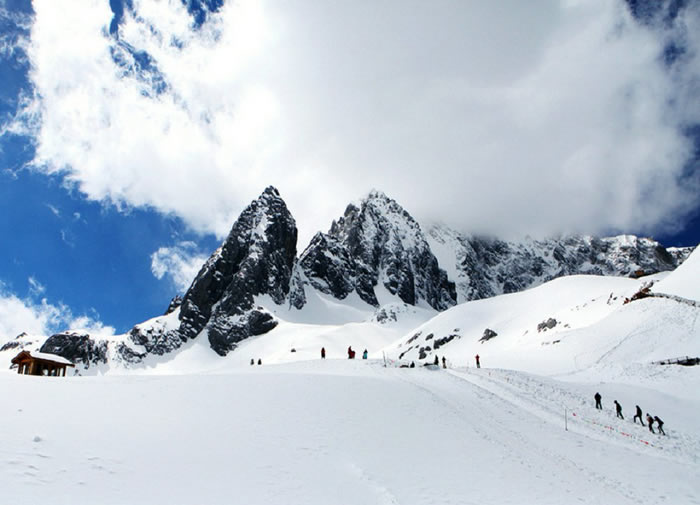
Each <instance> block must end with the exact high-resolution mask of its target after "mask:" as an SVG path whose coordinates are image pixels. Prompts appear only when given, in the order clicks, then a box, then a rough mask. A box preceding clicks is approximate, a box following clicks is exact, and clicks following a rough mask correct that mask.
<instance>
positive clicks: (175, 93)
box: [5, 0, 700, 282]
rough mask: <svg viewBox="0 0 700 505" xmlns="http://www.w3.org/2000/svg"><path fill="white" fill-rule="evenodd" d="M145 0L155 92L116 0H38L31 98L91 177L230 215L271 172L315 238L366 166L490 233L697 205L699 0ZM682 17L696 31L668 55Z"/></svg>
mask: <svg viewBox="0 0 700 505" xmlns="http://www.w3.org/2000/svg"><path fill="white" fill-rule="evenodd" d="M134 6H135V11H136V12H137V14H138V15H137V16H130V15H128V14H127V15H126V18H125V21H124V24H123V25H122V26H121V28H120V30H121V31H120V37H121V40H122V41H123V42H125V43H128V44H129V45H130V46H132V47H135V48H137V49H139V50H143V51H146V52H147V53H148V54H149V55H151V57H152V58H153V61H154V62H155V64H156V65H157V67H158V69H159V71H160V73H161V74H162V76H163V77H164V81H165V82H166V83H167V88H166V91H164V92H162V93H160V94H159V93H157V92H155V91H154V83H156V84H157V83H158V82H159V81H158V79H154V78H153V74H151V73H149V72H141V74H138V73H134V72H128V71H125V70H124V68H123V67H118V66H117V65H115V63H114V60H113V58H112V55H111V53H110V51H111V50H118V51H119V48H118V47H117V46H116V45H115V41H114V40H113V39H111V38H110V37H109V36H108V35H107V33H108V30H107V27H108V24H109V22H110V20H111V17H112V14H111V12H110V11H109V6H108V4H107V2H104V1H102V0H90V1H85V2H80V3H79V4H73V5H70V4H66V3H64V2H55V1H53V0H38V1H36V2H35V3H34V8H35V12H36V16H35V22H34V25H33V27H32V36H31V45H30V47H29V49H28V56H29V59H30V61H31V64H32V72H31V78H32V81H33V84H34V86H35V91H36V94H35V96H34V97H32V99H29V100H28V101H27V107H26V109H25V111H24V115H22V116H21V117H20V119H22V120H23V121H25V125H29V127H30V128H33V132H34V133H35V135H36V141H37V159H36V163H37V164H38V165H39V166H41V168H42V169H43V170H45V171H46V172H49V173H55V172H62V173H64V174H65V176H66V178H67V180H68V181H70V182H71V183H73V184H75V185H77V186H78V187H79V188H80V190H81V191H82V192H83V193H84V194H85V195H86V196H87V197H88V198H91V199H95V200H104V201H110V202H113V203H116V204H118V205H127V206H152V207H154V208H156V209H158V210H159V211H161V212H163V213H173V214H176V215H178V216H181V217H182V218H184V219H185V221H186V222H187V223H188V224H189V225H191V226H192V227H193V229H195V230H199V231H213V232H215V233H217V234H218V235H219V236H223V235H224V234H225V233H226V232H227V231H228V229H229V227H230V225H231V222H232V221H233V219H235V217H236V216H237V214H238V213H239V212H240V211H241V210H242V208H243V207H244V206H245V205H246V204H247V203H248V202H249V201H250V200H251V199H252V198H254V197H256V196H257V194H258V193H259V192H260V191H261V190H262V189H263V188H264V187H265V186H267V185H269V184H273V185H276V186H277V187H278V188H279V189H280V191H281V192H282V195H283V197H284V198H285V199H286V200H287V202H288V204H289V206H290V208H291V210H292V212H293V213H294V215H295V217H296V218H297V222H298V223H299V225H300V227H301V230H300V231H301V233H300V239H301V240H302V241H303V240H304V239H306V238H308V237H309V236H310V235H311V234H312V233H314V232H315V231H316V230H317V229H326V228H327V227H328V225H329V222H330V219H332V218H334V217H336V216H337V215H338V214H340V213H341V212H342V211H343V209H344V207H345V205H346V204H347V203H348V201H350V200H355V199H356V198H357V197H358V196H360V195H362V194H364V193H366V192H367V191H368V190H369V189H371V188H379V189H382V190H384V191H385V192H387V193H388V194H389V195H391V196H393V197H395V198H396V199H397V200H399V202H400V203H402V204H403V205H404V206H406V207H407V208H408V209H409V210H410V211H411V212H415V213H416V214H418V215H420V216H422V217H426V218H434V219H440V220H444V221H448V222H449V223H451V224H453V225H456V226H459V227H460V228H462V229H466V230H488V231H491V232H494V233H512V232H522V233H530V234H541V233H551V232H558V231H587V232H592V233H595V232H603V231H617V230H620V231H628V230H630V229H634V230H640V231H645V232H648V233H655V232H656V233H661V232H663V231H666V232H668V231H669V230H670V229H671V228H672V227H674V226H679V225H680V223H681V221H679V220H680V219H682V218H683V217H684V216H685V214H686V213H687V212H689V211H690V210H691V209H692V208H694V207H695V206H696V205H697V201H698V196H699V195H700V191H699V188H698V184H697V182H698V181H697V179H695V180H694V181H689V180H682V179H681V174H682V170H683V166H684V164H685V163H686V162H687V160H688V159H689V157H690V156H691V155H692V153H691V146H690V145H689V143H688V141H687V140H686V139H685V138H684V137H683V135H682V134H681V133H680V132H681V131H682V129H683V128H684V127H685V126H687V125H688V124H690V123H693V122H698V121H699V120H700V110H698V109H699V108H700V106H699V105H698V101H697V91H698V84H697V83H698V82H700V81H699V80H698V74H699V71H698V69H699V68H700V64H699V61H700V60H699V59H698V49H700V40H699V37H700V36H699V35H698V33H700V30H698V29H696V28H697V27H698V25H699V24H700V23H699V20H700V7H698V6H697V5H693V6H689V7H688V8H687V9H685V10H684V11H683V15H682V18H680V19H679V20H678V21H677V23H676V24H675V26H674V27H672V28H658V27H655V28H654V27H648V26H641V25H640V24H638V23H635V22H634V21H633V20H632V19H631V17H630V15H629V13H628V12H627V10H626V9H625V8H624V6H623V3H622V2H621V1H616V2H612V1H609V0H590V1H587V2H575V1H561V2H559V1H555V0H542V1H540V2H537V3H531V2H527V3H525V2H521V1H516V0H510V1H506V2H479V3H477V2H462V3H454V2H433V3H431V4H430V5H429V6H428V4H426V3H424V2H419V1H409V2H404V1H402V2H380V3H373V4H371V7H370V4H366V3H362V2H333V3H329V2H314V1H308V2H295V3H294V4H285V3H276V2H266V1H262V0H260V1H256V0H243V1H241V2H235V3H234V2H228V3H227V4H226V5H225V6H224V7H223V8H222V10H221V12H220V13H219V14H217V15H215V16H211V17H210V21H209V22H207V23H206V24H205V25H204V26H203V27H202V28H201V29H200V30H193V29H192V28H191V18H190V17H189V16H188V15H187V13H186V11H185V9H184V7H182V3H181V2H179V1H176V0H171V1H169V2H147V1H135V2H134ZM679 31H680V32H682V33H681V35H679ZM672 35H673V36H682V37H684V39H685V43H686V45H687V49H688V50H687V53H686V55H685V59H684V60H683V62H682V64H677V65H675V66H674V68H673V69H672V70H671V71H667V69H665V68H664V65H663V63H662V61H661V60H662V58H661V54H662V51H663V48H664V44H665V43H666V42H667V40H668V38H669V37H670V36H672ZM119 54H121V56H122V57H123V58H124V60H125V61H127V62H129V61H130V62H131V64H132V67H133V66H136V65H137V64H138V61H135V60H134V59H133V56H131V55H130V54H129V53H128V52H126V51H124V50H123V49H122V50H121V51H120V53H119ZM156 87H157V86H156ZM17 128H18V126H17V125H14V130H12V128H10V127H7V126H6V127H5V130H6V131H17ZM303 245H305V244H303V243H302V244H301V246H303ZM166 257H167V254H166ZM168 268H169V269H170V268H175V269H177V267H174V266H171V267H168ZM154 273H155V270H154ZM163 275H164V274H163ZM176 282H178V281H176Z"/></svg>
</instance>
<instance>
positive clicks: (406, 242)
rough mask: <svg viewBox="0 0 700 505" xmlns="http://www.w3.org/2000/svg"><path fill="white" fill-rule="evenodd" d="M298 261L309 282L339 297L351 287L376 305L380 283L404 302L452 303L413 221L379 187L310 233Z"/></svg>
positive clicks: (450, 289)
mask: <svg viewBox="0 0 700 505" xmlns="http://www.w3.org/2000/svg"><path fill="white" fill-rule="evenodd" d="M299 263H300V266H301V268H302V269H303V271H304V274H305V275H306V278H307V279H308V281H309V283H310V284H311V286H313V287H314V288H315V289H318V290H319V291H321V292H323V293H326V294H330V295H332V296H334V297H335V298H339V299H341V300H342V299H344V298H345V297H346V296H348V295H349V294H350V293H351V292H353V291H355V292H357V294H358V295H359V297H360V298H361V299H362V300H364V301H365V302H367V303H368V304H370V305H373V306H378V305H379V301H378V300H377V295H376V292H375V288H377V287H378V286H383V287H384V288H386V290H387V291H388V292H389V293H390V294H392V295H395V296H398V297H399V298H400V299H401V301H403V302H404V303H407V304H409V305H419V304H420V303H421V302H423V303H425V304H427V305H429V306H431V307H433V308H434V309H437V310H444V309H446V308H448V307H451V306H452V305H454V304H455V303H456V294H455V289H454V284H453V283H451V282H450V281H449V280H448V279H447V274H446V273H445V272H444V271H443V270H441V269H440V267H439V265H438V262H437V259H436V258H435V256H434V255H433V253H432V252H431V250H430V246H429V245H428V242H427V241H426V239H425V236H424V235H423V232H422V231H421V228H420V226H419V225H418V223H417V222H416V221H415V220H414V219H413V218H412V217H411V216H410V214H408V212H406V211H405V210H404V209H403V208H402V207H401V206H400V205H399V204H398V203H396V202H395V201H394V200H392V199H390V198H388V197H387V196H386V195H384V194H383V193H380V192H376V191H375V192H372V193H370V195H369V197H368V198H367V199H365V200H364V201H363V202H362V203H361V205H360V206H359V207H357V206H355V205H349V206H348V207H347V209H346V210H345V214H344V215H343V217H341V218H340V219H338V220H337V221H334V222H333V224H332V225H331V229H330V231H329V232H328V233H327V234H324V233H318V234H316V236H315V237H314V238H313V240H312V241H311V243H310V244H309V246H308V247H307V248H306V250H305V251H304V252H303V253H302V255H301V258H300V260H299Z"/></svg>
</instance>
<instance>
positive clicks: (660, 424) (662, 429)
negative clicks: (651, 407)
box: [654, 416, 666, 435]
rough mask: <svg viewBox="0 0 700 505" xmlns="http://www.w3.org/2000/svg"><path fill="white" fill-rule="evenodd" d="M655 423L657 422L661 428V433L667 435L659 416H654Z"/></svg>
mask: <svg viewBox="0 0 700 505" xmlns="http://www.w3.org/2000/svg"><path fill="white" fill-rule="evenodd" d="M654 421H656V425H657V426H658V427H659V433H661V434H662V435H666V432H665V431H664V422H663V421H662V420H661V419H659V416H654Z"/></svg>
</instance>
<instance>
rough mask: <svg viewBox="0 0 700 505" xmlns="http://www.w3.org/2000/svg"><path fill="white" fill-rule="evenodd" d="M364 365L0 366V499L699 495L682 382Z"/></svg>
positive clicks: (680, 498) (694, 373) (695, 442)
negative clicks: (0, 395) (643, 421)
mask: <svg viewBox="0 0 700 505" xmlns="http://www.w3.org/2000/svg"><path fill="white" fill-rule="evenodd" d="M381 365H382V363H381V362H380V361H373V360H370V361H362V360H356V361H348V360H343V359H329V360H325V361H322V360H320V359H315V360H312V361H300V362H296V363H287V364H279V365H263V366H255V367H239V368H232V369H230V370H229V371H228V372H227V373H221V371H220V372H219V373H210V374H206V373H200V374H195V375H151V376H144V375H140V376H136V375H131V376H106V377H71V378H65V379H60V380H59V379H55V378H45V377H25V376H18V375H14V374H10V373H2V374H0V383H2V390H3V391H4V393H5V394H4V401H3V403H2V405H1V406H0V418H1V419H2V420H3V429H2V431H0V447H1V449H0V451H1V452H0V501H1V502H2V503H30V502H32V503H36V502H45V503H55V504H63V503H65V504H68V503H70V504H98V503H99V504H124V503H128V504H141V503H143V504H161V503H162V504H179V503H183V504H184V503H190V504H191V503H206V504H219V503H222V504H223V503H247V504H256V503H260V504H284V505H290V504H316V503H318V504H334V503H338V504H394V503H400V504H434V503H440V504H469V503H479V504H483V503H514V504H523V503H553V504H559V503H572V502H577V503H596V504H600V503H611V504H625V503H630V504H632V503H635V504H647V503H649V504H651V503H654V504H658V503H674V504H676V503H700V479H698V478H697V476H698V475H699V474H700V461H699V460H698V449H700V423H698V422H697V421H696V416H697V414H698V412H700V402H699V401H698V398H697V393H692V394H690V395H685V396H686V399H684V400H681V399H680V397H681V396H683V395H681V394H679V395H678V396H672V395H669V394H665V393H662V392H658V391H655V390H653V389H649V388H646V387H634V386H630V385H620V384H596V385H588V384H586V383H585V382H580V381H573V382H572V381H568V382H563V381H558V380H554V379H551V378H543V377H538V376H533V375H530V374H526V373H523V372H515V371H506V370H490V369H486V368H483V369H481V370H476V369H473V368H471V369H468V368H461V369H455V370H442V369H439V370H428V369H424V368H416V369H400V368H391V367H389V368H384V367H382V366H381ZM699 372H700V370H697V368H696V367H693V368H680V367H679V368H677V369H675V373H676V374H677V377H675V379H673V380H675V382H676V383H677V384H679V385H682V384H691V383H692V384H695V385H697V384H698V382H699V381H698V375H700V373H699ZM595 390H600V392H601V394H602V395H603V402H604V405H605V410H604V411H602V412H599V411H596V410H595V409H594V408H593V405H592V395H593V393H594V392H595ZM695 391H697V388H695ZM613 396H614V397H615V398H617V399H618V400H619V401H620V402H621V403H622V404H623V406H624V407H625V413H626V415H627V419H625V420H624V421H616V420H615V418H614V413H613V411H612V409H611V402H612V400H613ZM687 396H690V398H687ZM635 401H636V402H640V404H641V405H642V407H643V408H644V409H647V410H651V411H652V412H654V413H657V414H659V415H660V416H661V417H662V418H663V417H665V420H666V422H667V424H666V428H667V432H668V434H669V436H668V437H659V436H656V435H651V434H650V433H649V432H648V431H647V430H646V428H642V427H641V426H638V425H637V426H635V425H634V424H633V423H632V421H631V416H632V410H631V409H632V408H633V403H634V402H635ZM564 407H566V408H567V409H568V431H565V429H564ZM625 434H626V435H625Z"/></svg>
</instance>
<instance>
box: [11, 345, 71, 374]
mask: <svg viewBox="0 0 700 505" xmlns="http://www.w3.org/2000/svg"><path fill="white" fill-rule="evenodd" d="M15 365H17V373H19V374H24V375H47V376H51V377H60V376H63V377H65V376H66V367H69V366H72V367H74V366H75V365H74V364H73V363H71V362H70V361H68V360H67V359H66V358H63V357H61V356H57V355H55V354H48V353H45V352H38V351H22V352H20V353H19V354H18V355H17V356H15V357H14V358H12V366H10V368H14V366H15Z"/></svg>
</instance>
